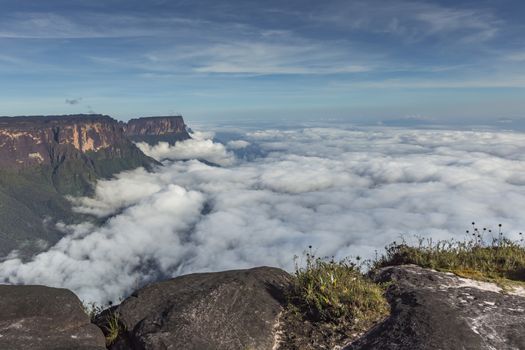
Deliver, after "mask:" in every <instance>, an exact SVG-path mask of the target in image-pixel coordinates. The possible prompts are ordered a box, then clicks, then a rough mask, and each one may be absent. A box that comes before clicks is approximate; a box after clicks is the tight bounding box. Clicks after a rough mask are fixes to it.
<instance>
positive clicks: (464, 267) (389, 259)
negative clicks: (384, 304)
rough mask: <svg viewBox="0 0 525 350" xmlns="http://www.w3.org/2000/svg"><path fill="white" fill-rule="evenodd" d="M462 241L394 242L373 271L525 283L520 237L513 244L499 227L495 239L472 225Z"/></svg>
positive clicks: (523, 252) (490, 234) (522, 247)
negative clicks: (407, 268) (421, 270)
mask: <svg viewBox="0 0 525 350" xmlns="http://www.w3.org/2000/svg"><path fill="white" fill-rule="evenodd" d="M466 234H467V237H469V238H467V239H465V240H463V241H455V240H448V241H437V242H435V241H432V240H431V239H426V240H425V239H422V238H420V239H419V241H418V244H417V245H409V244H407V243H406V241H404V240H403V241H402V242H401V243H397V242H393V243H392V244H390V245H389V246H387V247H386V252H385V254H384V255H383V256H382V257H381V258H380V259H377V261H376V262H375V264H374V268H380V267H384V266H390V265H401V264H415V265H419V266H421V267H428V268H432V269H436V270H444V271H449V272H453V273H455V274H457V275H459V276H463V277H468V278H475V279H480V280H487V281H494V282H498V283H500V284H501V283H504V282H505V281H509V280H510V281H525V247H524V244H523V237H522V236H523V234H522V233H519V237H520V238H519V240H517V241H513V240H510V239H508V238H506V237H505V235H504V233H503V231H502V225H501V224H500V225H498V232H497V233H496V236H494V234H493V233H492V230H490V229H487V228H483V229H479V228H478V227H476V225H475V223H474V222H473V223H472V229H471V230H467V231H466Z"/></svg>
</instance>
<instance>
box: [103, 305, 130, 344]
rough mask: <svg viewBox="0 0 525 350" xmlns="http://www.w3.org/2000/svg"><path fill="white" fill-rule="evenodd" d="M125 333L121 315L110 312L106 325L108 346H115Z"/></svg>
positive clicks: (105, 331) (105, 332)
mask: <svg viewBox="0 0 525 350" xmlns="http://www.w3.org/2000/svg"><path fill="white" fill-rule="evenodd" d="M124 331H125V327H124V325H123V324H122V322H120V315H119V313H118V312H115V311H110V312H108V315H107V316H106V325H105V327H104V335H105V336H106V346H110V345H111V344H113V343H114V342H115V341H116V340H117V339H118V337H119V336H120V335H121V333H122V332H124Z"/></svg>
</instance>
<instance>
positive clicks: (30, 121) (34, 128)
mask: <svg viewBox="0 0 525 350" xmlns="http://www.w3.org/2000/svg"><path fill="white" fill-rule="evenodd" d="M105 159H107V160H112V161H115V160H117V159H126V161H128V160H132V162H131V163H130V164H120V166H116V167H113V168H114V169H111V170H109V171H107V170H106V169H104V167H100V166H97V165H101V164H97V161H102V160H105ZM68 160H69V161H73V160H74V161H76V162H77V161H79V162H81V163H83V165H84V167H85V169H83V170H84V171H83V175H88V178H87V179H84V180H87V181H88V182H89V181H90V180H93V179H94V178H93V176H91V175H102V176H107V175H110V174H111V173H113V172H114V171H118V170H121V169H119V168H122V170H124V169H129V168H133V167H137V166H143V165H148V164H150V163H152V161H151V159H148V158H147V157H145V156H144V155H143V154H141V152H140V151H139V150H138V149H137V148H136V147H135V146H134V145H133V144H132V142H131V141H130V140H128V139H127V137H126V136H125V134H124V128H123V127H122V125H121V124H119V123H118V122H117V121H116V120H114V119H112V118H110V117H108V116H104V115H69V116H45V117H13V118H9V117H4V118H0V166H2V167H15V168H27V167H31V166H34V165H48V166H51V167H52V168H53V171H55V172H56V171H57V170H59V169H60V166H61V165H63V164H64V162H66V161H68ZM83 177H84V176H83ZM95 177H96V176H95ZM56 180H59V179H56ZM58 182H60V181H58ZM61 190H62V189H61ZM72 190H73V189H66V192H71V191H72ZM72 192H76V191H72Z"/></svg>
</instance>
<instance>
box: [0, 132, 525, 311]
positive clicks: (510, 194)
mask: <svg viewBox="0 0 525 350" xmlns="http://www.w3.org/2000/svg"><path fill="white" fill-rule="evenodd" d="M193 136H194V138H193V139H192V140H187V141H184V142H179V143H177V144H176V145H175V146H169V145H168V144H166V143H163V144H162V143H161V144H159V145H156V146H149V145H146V144H139V147H140V148H141V149H142V150H143V151H144V152H145V153H147V154H149V155H151V156H152V157H154V158H156V159H158V160H162V161H163V164H164V166H162V167H158V168H157V169H156V170H155V171H154V172H151V173H149V172H147V171H145V170H144V169H137V170H134V171H128V172H124V173H121V174H119V175H117V176H116V177H115V178H114V179H111V180H105V181H99V182H98V184H97V187H96V193H95V195H94V196H93V197H92V198H76V199H74V200H73V202H74V205H75V207H76V210H77V211H78V212H82V213H85V214H90V215H92V216H94V217H97V218H102V219H104V218H105V219H106V220H105V222H104V224H102V225H95V224H93V223H90V222H84V223H80V224H78V225H74V226H64V225H62V229H63V230H64V231H66V232H68V234H67V235H66V236H65V237H64V238H63V239H62V240H61V241H60V242H59V243H58V244H56V245H55V246H54V247H52V248H50V249H49V250H48V251H46V252H44V253H41V254H38V255H37V256H35V257H34V258H33V259H32V260H31V261H28V262H22V261H21V260H20V259H18V258H16V257H11V258H10V259H8V260H5V261H3V262H2V263H0V281H2V280H3V281H4V283H22V284H45V285H50V286H60V287H65V288H69V289H71V290H73V291H74V292H75V293H77V294H78V295H79V296H80V298H81V299H83V300H85V301H95V302H98V303H105V302H107V301H108V300H113V301H115V300H118V298H119V297H122V296H126V295H128V294H129V293H130V292H131V291H132V290H133V289H135V288H137V287H139V286H142V285H143V284H144V283H147V282H150V281H153V280H156V279H159V278H167V277H171V276H176V275H180V274H185V273H191V272H200V271H218V270H224V269H236V268H247V267H253V266H259V265H271V266H278V267H282V268H285V269H287V270H292V269H293V266H294V259H293V257H294V255H300V254H301V253H302V252H303V251H304V250H305V249H306V248H307V247H308V246H309V245H311V246H313V247H314V249H315V251H316V252H317V254H318V255H323V256H325V255H326V256H332V255H334V256H336V257H341V258H342V257H345V256H354V257H355V256H362V257H365V258H367V257H373V256H374V255H375V252H376V250H377V251H379V253H381V250H382V248H383V247H384V246H385V245H386V244H388V243H390V242H391V241H393V240H399V239H400V236H401V235H406V236H407V237H408V238H410V237H412V235H414V234H418V235H421V236H423V237H433V239H445V238H451V237H454V238H457V239H463V238H465V229H468V228H469V227H468V226H469V224H470V222H472V221H477V222H479V224H480V225H481V226H486V227H491V228H495V227H496V226H497V225H498V224H499V223H502V224H503V228H504V230H505V232H506V233H507V234H508V236H510V237H513V238H516V237H517V233H518V232H519V231H520V230H523V229H525V215H524V212H523V208H525V134H522V133H513V132H465V131H444V130H410V129H407V130H400V129H387V128H384V129H360V130H357V129H348V130H347V129H335V128H301V129H293V130H277V129H274V130H272V129H270V130H258V131H257V130H252V131H249V132H244V133H238V134H237V138H236V139H229V140H226V141H224V142H223V143H219V142H217V141H213V140H212V136H213V135H210V134H206V133H196V134H194V135H193ZM496 231H497V230H496ZM487 238H490V237H487Z"/></svg>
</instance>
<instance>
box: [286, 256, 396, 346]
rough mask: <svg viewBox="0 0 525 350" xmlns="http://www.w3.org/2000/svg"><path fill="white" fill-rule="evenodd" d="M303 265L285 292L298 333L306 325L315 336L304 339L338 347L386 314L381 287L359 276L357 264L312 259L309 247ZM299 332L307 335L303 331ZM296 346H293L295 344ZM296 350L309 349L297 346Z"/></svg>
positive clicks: (385, 302)
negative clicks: (311, 339) (300, 349)
mask: <svg viewBox="0 0 525 350" xmlns="http://www.w3.org/2000/svg"><path fill="white" fill-rule="evenodd" d="M305 257H306V262H305V266H299V264H298V263H297V257H296V271H295V275H294V280H293V284H292V287H291V289H290V291H289V293H288V311H289V312H290V313H291V314H293V315H295V316H294V317H290V318H289V319H292V322H293V323H295V327H294V328H295V329H296V330H299V331H303V330H301V328H304V327H305V322H306V323H308V324H309V327H310V328H311V329H312V331H311V332H313V333H315V334H312V333H310V335H308V336H307V338H308V337H316V338H319V339H321V338H322V339H324V340H323V342H325V343H326V342H327V341H328V342H329V343H331V344H332V345H337V344H339V345H340V344H342V343H344V341H348V340H349V339H352V338H354V337H355V336H356V335H357V334H359V333H361V332H363V331H366V330H367V329H368V328H370V327H371V326H372V325H373V324H374V323H376V322H378V321H379V320H381V319H383V318H384V317H386V316H387V315H388V314H389V311H390V307H389V305H388V303H387V301H386V299H385V296H384V294H385V288H384V286H381V285H378V284H376V283H374V282H373V281H372V280H370V279H368V278H367V277H365V276H364V275H363V274H362V273H361V269H360V266H359V265H358V262H359V261H360V259H359V258H357V259H356V260H357V262H353V261H351V260H349V259H344V260H340V261H336V260H335V259H333V258H332V259H328V258H319V257H316V256H315V255H314V254H313V253H312V251H311V247H310V251H308V252H305ZM303 332H310V331H306V330H304V331H303ZM296 345H297V344H296ZM297 346H298V348H305V349H306V348H308V349H309V348H318V347H315V346H314V347H310V346H311V344H309V345H306V344H300V345H297Z"/></svg>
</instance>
